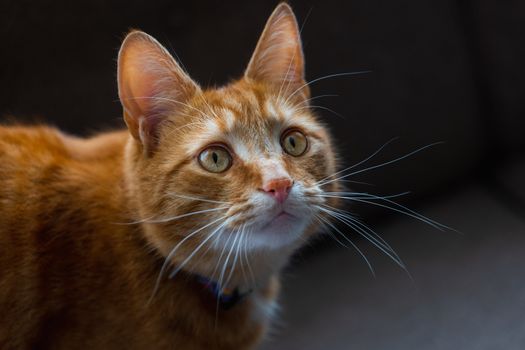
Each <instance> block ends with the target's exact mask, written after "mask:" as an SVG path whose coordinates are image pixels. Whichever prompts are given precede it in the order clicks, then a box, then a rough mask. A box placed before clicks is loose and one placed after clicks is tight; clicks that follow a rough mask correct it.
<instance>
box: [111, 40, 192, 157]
mask: <svg viewBox="0 0 525 350" xmlns="http://www.w3.org/2000/svg"><path fill="white" fill-rule="evenodd" d="M118 80H119V96H120V100H121V102H122V105H123V106H124V112H125V113H124V118H125V120H126V124H127V125H128V128H129V130H130V133H131V134H132V135H133V136H134V137H135V138H136V139H137V140H140V142H141V144H142V145H143V146H144V148H145V150H146V151H147V152H149V151H152V150H153V149H154V147H155V146H156V142H157V141H158V140H157V138H158V134H159V130H158V129H159V127H160V124H161V123H162V121H163V120H164V119H165V118H166V117H168V115H169V114H175V112H176V111H177V110H178V109H180V106H181V105H182V104H184V103H185V101H187V100H188V99H189V98H190V97H191V95H193V94H194V93H196V92H197V90H198V86H197V85H196V84H195V83H194V82H193V81H192V80H191V78H190V77H188V76H187V74H186V73H185V72H184V71H183V70H182V69H181V68H180V67H179V65H178V64H177V62H175V60H174V59H173V57H171V55H170V54H169V53H168V51H167V50H166V49H165V48H164V47H162V45H160V44H159V43H158V42H157V41H156V40H155V39H154V38H152V37H151V36H149V35H147V34H145V33H143V32H132V33H130V34H129V35H128V36H127V37H126V39H125V40H124V43H123V44H122V48H121V50H120V53H119V77H118Z"/></svg>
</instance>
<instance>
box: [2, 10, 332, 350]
mask: <svg viewBox="0 0 525 350" xmlns="http://www.w3.org/2000/svg"><path fill="white" fill-rule="evenodd" d="M118 81H119V95H120V98H121V102H122V105H123V107H124V119H125V121H126V124H127V126H128V130H126V131H118V132H111V133H105V134H101V135H99V136H96V137H93V138H89V139H79V138H75V137H72V136H68V135H65V134H64V133H61V132H60V131H58V130H56V129H53V128H49V127H16V126H10V127H0V223H1V226H0V248H1V254H0V312H1V314H2V318H1V320H0V348H2V349H29V348H31V349H51V348H52V349H72V348H77V349H78V348H85V349H150V348H155V349H250V348H253V347H254V346H256V345H257V344H258V343H259V341H260V340H261V338H262V337H263V335H264V334H265V332H266V330H267V328H268V326H269V324H270V322H271V317H272V314H273V312H272V310H274V309H275V305H276V298H277V294H278V289H279V282H278V275H279V271H280V270H281V269H282V267H283V266H284V265H285V264H286V262H287V260H288V258H289V256H290V255H291V254H292V253H293V252H294V251H295V250H296V249H297V248H298V247H299V246H301V245H302V244H303V243H304V242H305V241H306V240H307V239H308V238H309V237H310V236H311V235H312V234H314V232H315V231H316V223H315V221H314V220H313V218H314V216H315V215H320V213H318V211H317V210H316V209H315V208H316V205H317V204H320V203H323V202H325V200H324V199H322V197H320V196H319V194H321V193H322V192H323V191H334V190H336V188H337V183H336V182H331V183H330V184H328V185H327V186H324V187H323V189H321V188H320V186H319V185H318V182H319V181H320V180H322V179H324V178H326V177H327V176H330V175H331V174H333V173H334V171H335V160H334V159H335V157H334V152H333V149H332V146H331V143H330V137H329V135H328V133H327V131H326V129H325V128H324V127H323V126H322V125H321V124H320V123H319V122H318V121H317V119H316V117H315V116H314V115H313V114H312V113H311V111H310V110H309V108H308V96H309V91H308V87H307V85H306V84H305V81H304V62H303V56H302V49H301V42H300V38H299V31H298V28H297V23H296V20H295V17H294V15H293V13H292V11H291V9H290V7H289V6H288V5H286V4H281V5H279V6H278V7H277V9H276V10H275V11H274V13H273V14H272V16H271V17H270V19H269V20H268V23H267V25H266V28H265V29H264V32H263V34H262V36H261V39H260V41H259V43H258V45H257V47H256V50H255V52H254V55H253V57H252V59H251V61H250V63H249V65H248V68H247V70H246V73H245V75H244V76H243V77H242V78H241V79H240V80H238V81H235V82H232V83H231V84H228V85H227V86H224V87H221V88H217V89H202V88H201V87H200V86H198V85H197V84H196V83H195V82H193V80H192V79H191V78H190V77H189V76H188V75H187V74H186V73H185V72H184V71H183V70H182V69H181V68H180V66H179V65H178V64H177V63H176V62H175V60H174V59H173V58H172V57H171V55H170V54H169V53H168V52H167V51H166V50H165V49H164V48H163V47H162V46H161V45H160V44H159V43H158V42H157V41H155V39H153V38H152V37H150V36H148V35H147V34H145V33H142V32H139V31H134V32H131V33H130V34H129V35H128V36H127V37H126V39H125V40H124V43H123V45H122V48H121V51H120V54H119V72H118ZM290 130H293V131H297V132H299V135H303V136H304V137H305V140H306V142H307V148H306V149H305V151H304V154H301V155H300V156H292V155H291V154H289V153H287V152H285V149H284V148H283V147H284V146H283V145H284V141H283V137H285V136H286V135H287V132H288V131H290ZM291 142H292V145H294V146H295V144H296V140H295V139H294V140H292V141H291ZM210 147H211V148H210ZM213 147H219V148H220V150H221V152H226V153H220V154H225V155H226V157H229V158H227V159H226V160H225V161H228V162H229V163H228V164H229V165H228V168H227V169H226V170H224V171H221V172H211V171H208V170H206V168H204V167H203V165H202V162H201V160H200V157H201V156H202V152H203V151H205V150H210V149H212V150H213V149H215V148H213ZM213 157H217V155H216V154H214V155H213ZM213 159H214V160H216V158H213ZM277 180H278V181H277ZM276 181H277V182H276ZM283 181H284V182H286V183H288V184H289V185H288V186H287V188H285V189H282V188H274V187H272V186H274V185H273V184H275V183H279V184H280V183H283ZM276 191H281V194H282V191H285V192H286V193H285V194H284V196H285V197H286V200H285V201H283V202H282V203H281V201H276V200H275V198H274V193H275V192H276ZM280 198H281V199H282V198H284V197H280ZM327 204H330V205H334V203H327ZM170 274H171V278H169V275H170ZM195 275H200V276H206V277H207V278H210V279H212V280H215V281H219V282H220V283H221V285H222V286H224V287H225V288H227V287H231V288H240V289H242V290H252V292H251V293H250V294H249V295H248V296H247V297H246V298H245V299H244V300H242V301H241V302H239V303H238V304H237V305H235V306H234V307H233V308H231V309H229V310H222V309H220V308H218V307H217V304H216V302H215V301H214V299H213V298H212V297H211V296H210V295H209V294H208V293H207V291H206V290H204V289H203V288H202V286H201V285H199V284H198V283H197V282H196V281H195V279H194V278H193V277H192V276H195Z"/></svg>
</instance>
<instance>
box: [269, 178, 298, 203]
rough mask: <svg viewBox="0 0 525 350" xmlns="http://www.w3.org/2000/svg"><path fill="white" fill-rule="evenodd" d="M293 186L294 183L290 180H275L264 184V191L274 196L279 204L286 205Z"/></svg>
mask: <svg viewBox="0 0 525 350" xmlns="http://www.w3.org/2000/svg"><path fill="white" fill-rule="evenodd" d="M292 185H293V181H292V180H290V179H288V178H281V179H274V180H271V181H268V182H267V183H266V184H264V186H263V188H262V190H263V191H264V192H266V193H268V194H269V195H270V196H273V197H274V198H275V200H276V201H277V202H279V203H284V201H285V200H286V198H288V194H289V193H290V189H291V188H292Z"/></svg>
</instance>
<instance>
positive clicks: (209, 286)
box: [195, 275, 252, 310]
mask: <svg viewBox="0 0 525 350" xmlns="http://www.w3.org/2000/svg"><path fill="white" fill-rule="evenodd" d="M195 280H196V281H197V283H198V284H200V285H201V286H202V287H203V288H204V289H205V290H206V291H207V292H208V293H209V294H211V296H213V298H214V299H215V300H216V301H217V302H218V304H219V306H220V307H221V308H222V309H224V310H228V309H230V308H232V307H234V306H235V305H237V304H238V303H239V302H241V301H242V300H243V299H244V298H245V297H246V296H248V295H249V294H250V293H251V292H252V290H251V289H250V290H248V291H246V292H244V293H241V292H240V290H239V288H235V289H228V288H221V286H220V285H219V283H217V282H215V281H213V280H210V279H209V278H206V277H204V276H199V275H195Z"/></svg>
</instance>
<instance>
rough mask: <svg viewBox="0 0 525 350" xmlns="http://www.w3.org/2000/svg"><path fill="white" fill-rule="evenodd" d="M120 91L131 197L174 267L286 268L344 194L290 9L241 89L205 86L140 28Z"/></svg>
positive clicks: (276, 16)
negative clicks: (329, 202)
mask: <svg viewBox="0 0 525 350" xmlns="http://www.w3.org/2000/svg"><path fill="white" fill-rule="evenodd" d="M118 84H119V96H120V100H121V102H122V105H123V108H124V119H125V122H126V124H127V126H128V129H129V132H130V134H131V136H132V137H131V138H130V142H129V144H128V148H127V153H126V157H127V170H126V174H127V186H128V187H129V191H130V194H131V196H130V197H131V198H132V200H133V201H134V203H135V204H134V205H135V207H136V209H137V210H138V213H137V214H138V215H139V216H140V218H141V219H142V221H141V222H142V225H143V227H144V231H145V233H146V236H147V238H148V240H149V242H150V243H151V244H152V245H153V246H154V247H155V248H156V249H157V250H158V251H159V252H160V253H161V254H162V255H163V256H165V257H169V259H168V260H170V261H171V262H173V263H174V264H175V266H177V265H180V264H183V265H184V267H183V268H184V269H187V270H190V271H196V272H198V273H201V274H207V275H210V274H211V273H212V271H211V270H210V268H214V267H216V266H217V264H218V263H219V264H225V266H226V265H228V264H231V263H232V261H233V257H231V258H229V259H230V262H229V263H228V261H226V262H225V260H226V256H229V255H231V254H232V252H233V253H236V252H238V251H239V250H241V251H243V252H244V253H245V255H246V256H247V258H253V259H255V260H257V259H264V257H266V260H267V261H265V266H274V267H276V268H277V267H279V266H280V265H282V261H284V260H286V258H287V257H288V256H289V253H290V252H291V251H293V249H295V248H297V247H298V246H299V245H300V244H302V242H304V241H305V239H306V238H307V237H308V236H309V235H311V234H312V233H313V232H314V231H315V226H316V224H317V223H318V222H317V220H316V216H318V215H319V210H318V207H317V206H318V205H321V204H323V203H324V202H325V200H324V199H323V198H322V197H321V196H320V194H322V192H323V191H330V190H334V186H337V185H336V184H335V183H331V184H329V185H326V186H320V185H319V182H320V181H321V180H323V179H325V178H326V177H328V176H330V175H331V174H333V173H334V170H335V156H334V152H333V149H332V146H331V142H330V136H329V134H328V132H327V130H326V129H325V127H324V126H323V125H322V124H321V123H320V122H319V121H318V119H317V118H316V117H315V116H314V115H313V113H312V111H311V110H310V108H309V105H308V102H309V100H308V98H309V94H310V93H309V89H308V85H307V84H306V83H305V78H304V59H303V52H302V47H301V40H300V35H299V29H298V26H297V21H296V19H295V16H294V14H293V12H292V10H291V8H290V7H289V6H288V5H286V4H280V5H279V6H278V7H277V8H276V9H275V11H274V12H273V14H272V15H271V17H270V18H269V20H268V22H267V24H266V27H265V29H264V31H263V33H262V35H261V38H260V39H259V42H258V44H257V47H256V48H255V52H254V53H253V56H252V58H251V60H250V62H249V64H248V67H247V69H246V71H245V73H244V76H243V77H242V78H241V79H239V80H237V81H234V82H232V83H230V84H228V85H226V86H223V87H220V88H210V89H203V88H201V87H200V86H199V85H198V84H197V83H195V82H194V81H193V80H192V79H191V78H190V77H189V76H188V74H187V73H186V72H185V71H184V70H183V69H182V68H181V66H180V65H179V64H178V63H177V62H176V61H175V60H174V58H173V57H172V56H171V55H170V54H169V53H168V51H167V50H166V49H165V48H164V47H162V46H161V45H160V44H159V43H158V42H157V41H156V40H155V39H153V38H152V37H151V36H149V35H147V34H145V33H143V32H140V31H133V32H131V33H130V34H128V36H127V37H126V39H125V40H124V43H123V44H122V48H121V50H120V53H119V60H118ZM322 187H323V188H322ZM221 253H222V254H221ZM228 253H229V254H228ZM237 255H238V254H237ZM256 256H257V257H258V258H255V257H256ZM268 257H271V258H268ZM221 259H222V261H221ZM268 259H270V260H271V261H268ZM268 262H270V264H268ZM253 265H255V266H253ZM221 266H222V265H221ZM252 266H253V268H254V269H257V262H253V263H252ZM212 277H213V276H212ZM216 277H218V276H215V278H216Z"/></svg>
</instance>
